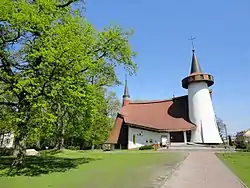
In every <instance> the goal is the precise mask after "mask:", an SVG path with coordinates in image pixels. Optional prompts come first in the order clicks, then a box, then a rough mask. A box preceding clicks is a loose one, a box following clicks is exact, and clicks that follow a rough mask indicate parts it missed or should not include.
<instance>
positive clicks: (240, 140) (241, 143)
mask: <svg viewBox="0 0 250 188" xmlns="http://www.w3.org/2000/svg"><path fill="white" fill-rule="evenodd" d="M243 134H244V132H239V133H237V135H236V139H235V149H246V148H247V143H246V142H245V138H244V135H243Z"/></svg>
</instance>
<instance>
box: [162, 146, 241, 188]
mask: <svg viewBox="0 0 250 188" xmlns="http://www.w3.org/2000/svg"><path fill="white" fill-rule="evenodd" d="M184 187H185V188H244V186H243V185H242V184H241V183H240V181H239V180H238V178H237V177H236V176H235V175H234V174H233V173H232V172H231V171H230V170H229V169H228V168H227V167H226V166H225V165H224V164H223V163H222V162H221V161H220V160H219V159H218V158H217V157H216V156H215V154H214V153H213V152H210V151H194V152H190V154H189V156H188V157H187V158H186V159H185V161H183V162H182V164H181V165H180V167H179V169H177V170H176V171H175V172H174V173H173V174H172V176H171V177H170V179H169V180H167V182H166V183H165V185H164V186H163V187H162V188H184Z"/></svg>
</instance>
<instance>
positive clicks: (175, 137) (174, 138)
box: [170, 131, 184, 142]
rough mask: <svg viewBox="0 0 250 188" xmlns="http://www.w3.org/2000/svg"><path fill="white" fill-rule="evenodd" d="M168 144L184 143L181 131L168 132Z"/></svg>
mask: <svg viewBox="0 0 250 188" xmlns="http://www.w3.org/2000/svg"><path fill="white" fill-rule="evenodd" d="M170 142H184V134H183V131H178V132H170Z"/></svg>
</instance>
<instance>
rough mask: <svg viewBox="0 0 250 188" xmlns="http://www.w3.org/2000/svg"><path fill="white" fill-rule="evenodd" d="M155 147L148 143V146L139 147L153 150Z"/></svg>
mask: <svg viewBox="0 0 250 188" xmlns="http://www.w3.org/2000/svg"><path fill="white" fill-rule="evenodd" d="M151 149H154V147H153V146H152V145H146V146H141V147H139V150H151Z"/></svg>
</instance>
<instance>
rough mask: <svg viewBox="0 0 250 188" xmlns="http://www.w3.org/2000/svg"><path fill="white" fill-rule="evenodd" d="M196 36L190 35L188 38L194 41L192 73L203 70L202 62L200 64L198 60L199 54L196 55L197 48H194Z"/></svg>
mask: <svg viewBox="0 0 250 188" xmlns="http://www.w3.org/2000/svg"><path fill="white" fill-rule="evenodd" d="M195 39H196V38H195V37H192V36H191V37H190V39H188V40H191V41H192V52H193V56H192V65H191V71H190V74H192V73H197V72H199V73H201V72H202V70H201V66H200V64H199V61H198V59H197V56H196V55H195V48H194V40H195Z"/></svg>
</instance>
